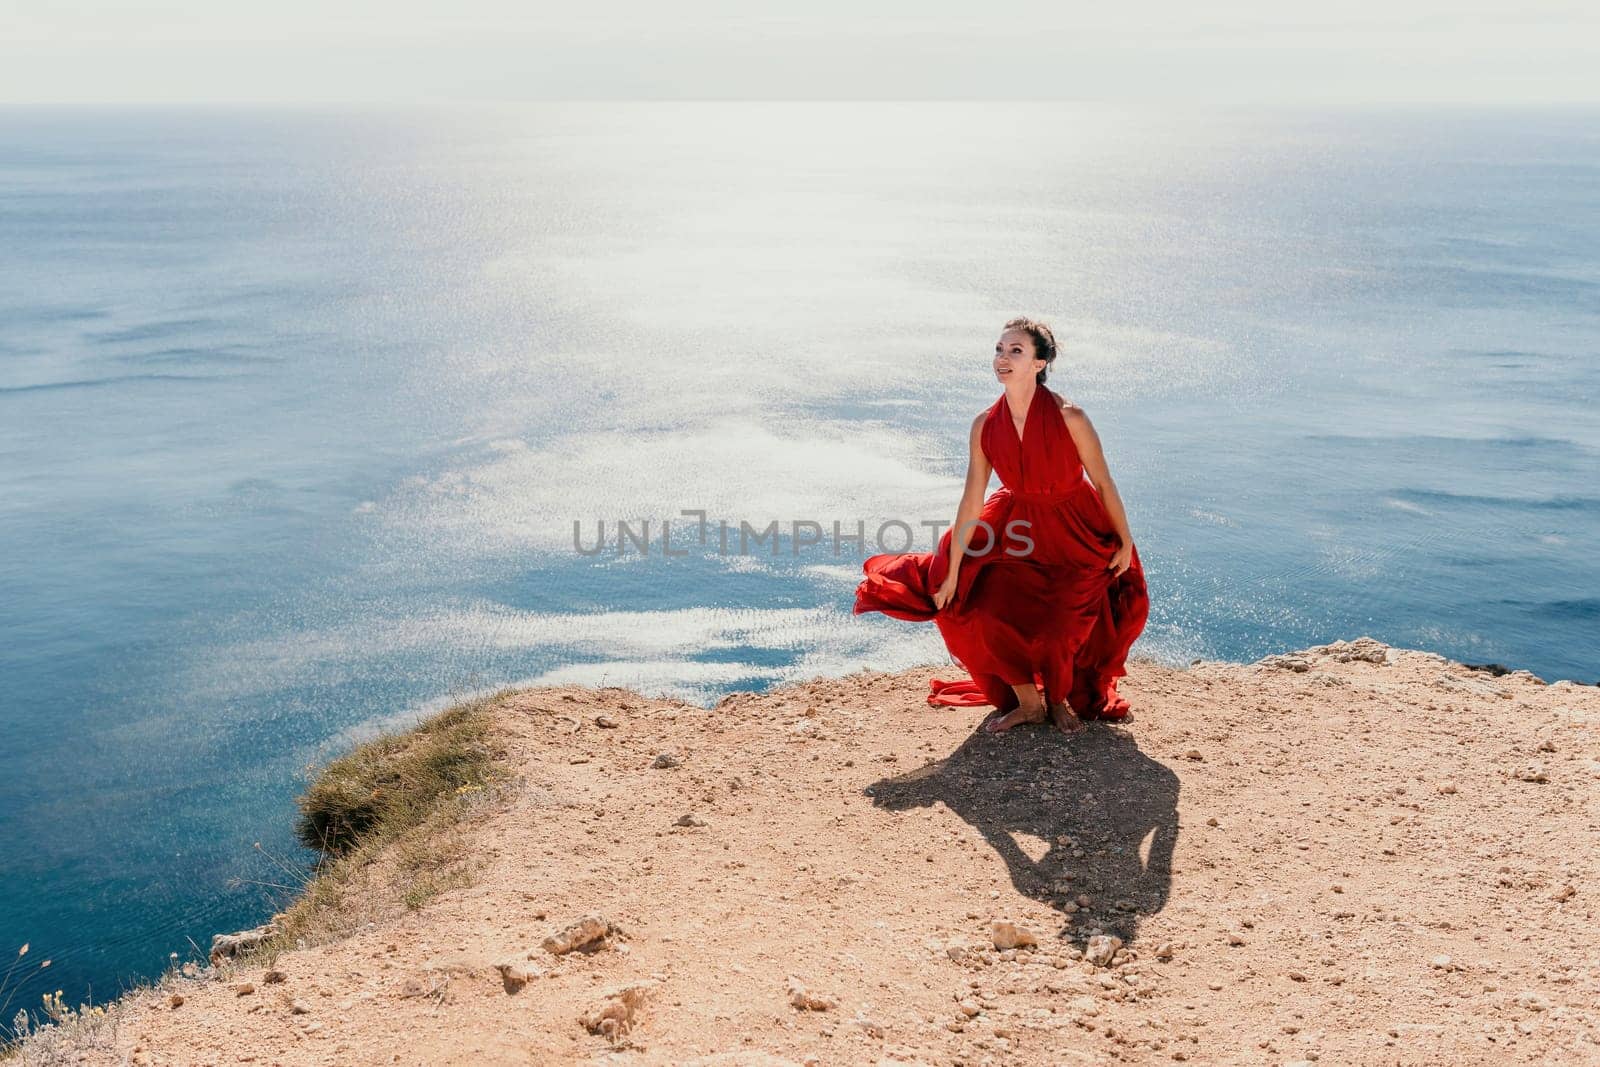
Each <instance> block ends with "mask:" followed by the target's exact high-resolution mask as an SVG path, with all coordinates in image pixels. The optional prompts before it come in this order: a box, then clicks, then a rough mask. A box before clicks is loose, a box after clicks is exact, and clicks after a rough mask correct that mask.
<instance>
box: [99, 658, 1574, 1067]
mask: <svg viewBox="0 0 1600 1067" xmlns="http://www.w3.org/2000/svg"><path fill="white" fill-rule="evenodd" d="M1130 670H1131V674H1130V676H1129V677H1128V678H1127V679H1125V680H1124V682H1123V684H1122V687H1121V688H1122V692H1123V693H1124V694H1125V695H1126V696H1127V697H1128V698H1129V699H1130V701H1131V702H1132V703H1133V706H1134V709H1135V712H1134V714H1135V720H1134V721H1133V722H1131V723H1130V724H1128V725H1126V726H1106V725H1101V724H1095V725H1092V726H1091V727H1090V728H1089V729H1088V730H1087V731H1086V732H1085V733H1083V734H1081V735H1079V736H1077V737H1075V738H1071V739H1068V738H1063V737H1061V736H1060V735H1058V734H1055V733H1052V732H1049V731H1048V730H1047V729H1046V728H1044V727H1021V728H1018V729H1016V730H1013V731H1012V732H1010V733H1008V734H1005V735H1001V736H986V735H984V734H981V733H977V732H975V728H976V727H977V725H978V724H979V723H980V722H981V721H982V720H983V719H984V718H985V716H986V714H987V712H988V709H985V708H973V709H931V708H929V707H928V706H927V705H926V704H925V703H924V700H923V698H924V696H925V695H926V693H927V688H928V679H929V678H931V677H934V676H942V675H948V674H949V673H950V671H951V668H948V667H947V668H944V669H943V670H939V669H931V668H930V669H917V670H912V671H907V672H903V673H899V674H877V673H863V674H856V675H852V676H850V677H846V678H837V679H827V680H819V681H814V682H809V683H805V684H801V685H795V686H790V687H787V688H784V689H780V690H776V691H773V692H770V693H767V694H763V695H759V696H758V695H753V694H736V695H734V696H733V697H731V698H729V699H727V700H725V701H724V702H723V703H722V704H721V705H720V706H719V707H717V708H715V709H712V710H705V709H701V708H697V707H694V706H691V705H686V704H682V703H677V702H673V701H665V700H653V699H647V698H644V697H641V696H639V695H638V694H636V693H631V692H628V691H624V690H620V689H603V690H591V689H582V688H575V687H567V688H555V689H533V690H523V691H520V692H517V693H514V694H509V695H505V696H503V697H501V698H500V699H499V700H498V701H497V703H496V706H495V721H496V724H497V725H496V728H497V731H498V732H499V733H500V735H501V737H502V738H503V743H504V746H505V754H506V759H505V761H504V765H505V766H507V767H508V768H509V769H511V770H512V771H513V772H514V774H515V775H516V776H517V777H518V778H520V780H521V783H522V784H521V787H520V788H519V789H518V790H516V791H515V792H514V793H512V794H510V795H509V796H508V797H507V798H506V799H504V800H503V801H502V802H500V803H499V804H497V805H494V806H492V807H491V808H489V809H488V810H486V811H485V813H484V814H483V815H482V816H481V817H480V818H479V819H478V820H477V821H475V822H474V823H473V824H472V825H471V827H470V828H469V830H468V832H469V834H470V839H471V850H470V851H471V853H472V855H473V857H474V858H475V861H476V864H475V866H474V868H473V873H472V875H471V877H472V884H471V885H470V886H467V887H464V888H457V889H452V890H449V891H447V892H444V893H443V894H442V895H439V896H437V897H434V898H433V899H431V900H429V901H428V902H427V903H425V904H424V905H423V906H422V907H421V908H420V909H419V910H416V911H411V912H407V913H403V914H401V915H399V916H397V917H393V918H387V919H384V920H383V921H381V922H375V923H373V924H372V925H369V926H368V927H366V928H364V929H362V930H360V931H358V932H357V933H356V934H355V935H353V936H351V937H349V938H347V939H344V940H341V941H337V942H334V943H330V944H325V945H320V946H315V947H309V948H305V949H301V950H297V951H290V952H286V953H284V954H282V955H280V956H278V957H277V959H276V960H275V961H273V963H272V969H273V970H275V971H276V972H278V973H277V974H276V975H272V976H271V977H272V978H274V979H280V978H281V980H273V981H267V980H266V979H267V978H268V977H269V976H268V975H267V973H266V972H267V967H266V966H265V965H264V964H260V963H256V964H249V963H245V964H230V965H228V966H225V967H221V968H218V969H216V970H215V971H205V972H202V973H201V975H200V977H198V978H193V979H183V978H181V977H178V976H170V977H169V978H168V979H167V980H164V981H163V983H162V985H161V986H160V987H159V988H157V989H153V990H149V991H144V992H141V993H138V994H135V995H133V996H131V997H130V998H129V999H128V1001H127V1002H126V1003H125V1004H124V1005H123V1006H122V1008H121V1009H120V1023H119V1026H118V1029H117V1033H116V1038H115V1049H114V1051H104V1050H102V1051H92V1052H90V1053H88V1054H87V1058H86V1059H84V1060H82V1061H80V1062H88V1063H122V1062H134V1063H159V1064H233V1063H239V1062H253V1063H259V1064H285V1065H289V1064H338V1065H346V1064H390V1063H403V1064H415V1063H427V1064H434V1063H438V1064H446V1063H450V1064H458V1063H459V1064H469V1063H470V1064H528V1063H538V1064H554V1063H587V1062H616V1063H703V1064H790V1063H792V1064H805V1063H818V1064H858V1063H869V1064H870V1063H924V1064H983V1063H995V1064H1000V1063H1021V1064H1033V1063H1039V1064H1045V1063H1051V1064H1055V1063H1080V1062H1081V1063H1101V1062H1105V1061H1107V1060H1112V1059H1115V1060H1122V1061H1126V1062H1133V1063H1172V1062H1174V1061H1183V1060H1189V1061H1191V1062H1196V1063H1251V1064H1258V1063H1266V1064H1277V1063H1289V1062H1294V1061H1318V1060H1320V1062H1321V1063H1324V1064H1368V1063H1371V1064H1378V1063H1418V1064H1421V1063H1430V1064H1437V1063H1544V1062H1565V1063H1600V934H1597V933H1596V931H1597V930H1600V923H1597V922H1596V918H1597V917H1596V914H1595V912H1596V903H1597V896H1600V888H1597V885H1596V882H1595V860H1594V856H1595V855H1596V852H1597V850H1600V734H1597V730H1600V689H1596V688H1594V687H1588V686H1577V685H1573V684H1571V683H1558V684H1555V685H1545V684H1543V683H1542V682H1540V681H1539V680H1537V679H1535V678H1533V677H1532V676H1530V675H1527V674H1526V673H1521V672H1519V673H1514V674H1509V675H1504V676H1496V675H1493V674H1491V673H1488V672H1485V671H1481V670H1473V669H1470V668H1467V667H1464V666H1462V665H1460V664H1456V663H1451V662H1449V661H1446V660H1444V659H1441V658H1440V657H1438V656H1434V655H1432V654H1428V653H1421V652H1412V651H1404V650H1398V649H1388V648H1386V647H1385V646H1383V645H1380V644H1378V643H1376V642H1372V641H1369V640H1367V639H1358V640H1357V641H1354V642H1349V643H1336V644H1335V645H1331V646H1322V647H1320V648H1318V649H1312V650H1306V651H1302V652H1298V653H1293V654H1290V655H1287V656H1281V657H1269V659H1268V660H1265V661H1262V663H1260V664H1253V665H1237V664H1221V663H1209V662H1207V663H1199V664H1196V665H1194V666H1192V667H1190V668H1187V669H1183V670H1176V669H1172V668H1168V667H1163V666H1159V665H1155V664H1151V663H1145V662H1135V663H1133V664H1131V665H1130ZM601 717H605V718H606V721H607V722H608V723H611V724H613V725H598V724H597V723H598V721H599V720H600V719H601ZM662 756H665V757H667V758H658V757H662ZM585 916H596V917H598V918H599V919H600V920H601V923H600V924H599V925H598V926H596V928H595V929H594V930H592V931H590V933H599V932H604V931H605V930H606V929H607V928H608V927H609V931H610V932H609V933H608V934H607V935H606V936H604V937H600V938H599V939H598V940H596V941H594V942H592V943H591V944H589V945H588V946H587V950H585V949H579V950H576V951H571V952H566V953H564V954H557V953H555V952H553V951H551V950H550V949H549V948H547V947H545V944H544V942H545V939H546V938H547V937H550V936H551V935H555V934H559V932H560V931H562V930H563V929H564V928H566V927H568V925H569V924H573V923H576V922H577V921H579V920H581V919H582V918H584V917H585ZM578 936H579V937H581V936H583V935H578ZM1111 937H1116V938H1119V939H1120V940H1121V942H1122V948H1121V949H1120V951H1119V950H1118V949H1117V946H1116V942H1114V941H1111V940H1109V938H1111ZM1030 942H1034V943H1035V944H1030ZM997 945H998V946H1002V947H997ZM1011 945H1018V946H1019V947H1004V946H1011ZM556 947H561V946H556ZM1086 950H1087V951H1088V954H1089V955H1090V956H1091V957H1093V959H1086V958H1084V956H1085V951H1086ZM239 983H249V987H250V991H249V992H241V990H242V989H243V987H242V986H241V985H240V984H239ZM174 992H176V993H177V994H178V995H179V996H181V998H182V1004H181V1005H180V1006H177V1007H174V1006H172V1002H171V997H172V995H173V993H174ZM586 1023H587V1024H588V1025H586Z"/></svg>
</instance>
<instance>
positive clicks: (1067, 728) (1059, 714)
mask: <svg viewBox="0 0 1600 1067" xmlns="http://www.w3.org/2000/svg"><path fill="white" fill-rule="evenodd" d="M1050 725H1052V726H1054V727H1055V728H1056V729H1057V730H1060V731H1061V732H1062V733H1064V734H1066V735H1067V736H1068V737H1071V736H1072V735H1073V734H1075V733H1077V732H1078V731H1079V730H1082V729H1083V720H1082V719H1080V718H1078V716H1077V713H1076V712H1074V711H1073V710H1072V708H1071V707H1070V706H1069V705H1067V704H1066V703H1064V702H1063V703H1058V704H1051V705H1050Z"/></svg>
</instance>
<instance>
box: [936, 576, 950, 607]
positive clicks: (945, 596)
mask: <svg viewBox="0 0 1600 1067" xmlns="http://www.w3.org/2000/svg"><path fill="white" fill-rule="evenodd" d="M955 598H956V576H955V575H954V574H951V575H948V576H946V578H945V580H944V584H943V585H941V586H940V587H939V591H938V592H936V593H934V594H933V606H934V607H935V608H936V609H937V610H939V611H943V610H944V609H945V605H946V604H949V603H950V602H951V601H952V600H954V599H955Z"/></svg>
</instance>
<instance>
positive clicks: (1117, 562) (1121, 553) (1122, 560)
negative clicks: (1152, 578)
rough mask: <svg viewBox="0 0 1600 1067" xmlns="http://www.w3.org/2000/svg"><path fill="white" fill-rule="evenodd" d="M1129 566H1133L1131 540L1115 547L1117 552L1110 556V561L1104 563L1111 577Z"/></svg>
mask: <svg viewBox="0 0 1600 1067" xmlns="http://www.w3.org/2000/svg"><path fill="white" fill-rule="evenodd" d="M1131 566H1133V542H1132V541H1124V542H1122V547H1121V548H1118V549H1117V554H1116V555H1114V556H1112V557H1111V562H1110V563H1107V564H1106V570H1108V571H1110V572H1111V577H1113V578H1117V577H1120V576H1121V575H1122V572H1123V571H1125V570H1127V569H1128V568H1129V567H1131Z"/></svg>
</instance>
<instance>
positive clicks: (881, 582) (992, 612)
mask: <svg viewBox="0 0 1600 1067" xmlns="http://www.w3.org/2000/svg"><path fill="white" fill-rule="evenodd" d="M982 444H983V453H984V455H985V456H987V457H988V459H989V462H990V464H992V465H993V467H994V469H995V471H996V473H998V474H999V475H1000V482H1001V485H1002V488H1000V489H998V490H996V491H995V492H994V493H992V494H991V495H990V496H989V498H988V499H987V500H986V501H984V505H983V511H982V514H981V516H980V517H981V518H982V520H983V521H984V522H985V523H986V524H987V529H988V530H992V531H993V532H994V536H993V537H992V538H991V537H990V536H989V535H988V534H987V533H986V532H985V527H983V526H978V527H975V528H974V529H973V532H972V535H971V537H970V538H969V540H968V549H967V551H968V555H967V558H966V559H965V560H963V561H962V564H961V571H960V574H959V575H958V576H957V578H956V599H955V601H954V603H952V604H948V605H946V607H945V610H944V611H938V610H936V609H935V608H934V605H933V594H934V592H935V591H937V590H938V588H939V586H940V585H941V584H942V583H943V582H944V579H945V575H946V574H948V573H949V560H950V542H951V535H952V531H951V530H948V529H947V530H945V532H944V534H943V536H942V537H941V538H940V539H939V547H938V550H937V551H936V552H931V553H929V552H906V553H886V554H882V555H877V556H872V557H870V558H868V559H867V560H866V561H865V562H864V563H863V564H862V569H863V570H864V571H865V572H866V578H865V579H864V580H863V581H862V582H861V584H860V585H859V586H857V587H856V601H855V612H854V613H855V614H857V615H860V614H862V613H863V612H868V611H881V612H883V613H884V614H885V615H889V616H892V617H894V618H897V619H905V620H908V621H912V622H926V621H928V620H930V619H931V620H932V621H933V622H934V623H935V624H936V625H937V626H938V627H939V631H940V633H941V634H942V635H943V637H944V642H945V647H946V648H948V649H949V650H950V655H951V657H952V658H953V659H955V661H956V662H957V663H958V664H959V665H960V666H961V667H962V669H964V670H966V671H967V673H968V674H969V675H971V678H970V679H961V680H946V679H939V678H936V679H934V680H933V682H932V685H931V687H930V688H931V692H930V693H929V694H928V703H929V704H935V705H945V706H951V707H972V706H976V705H980V704H992V705H994V707H995V708H997V709H998V710H1000V711H1002V712H1005V711H1010V710H1011V709H1012V708H1015V707H1016V706H1017V695H1016V693H1015V692H1014V691H1013V690H1012V688H1011V686H1012V684H1017V685H1021V684H1025V683H1027V682H1032V683H1033V684H1034V685H1036V686H1038V687H1040V688H1041V689H1043V691H1044V697H1045V700H1046V701H1047V702H1048V703H1054V702H1056V701H1060V700H1062V699H1065V700H1066V701H1067V703H1068V704H1069V705H1070V706H1071V707H1072V710H1073V711H1074V712H1076V713H1077V714H1078V716H1079V717H1080V718H1083V719H1086V720H1087V719H1094V718H1101V719H1120V718H1122V717H1124V716H1125V715H1126V714H1127V712H1128V702H1127V701H1126V700H1124V699H1123V698H1122V697H1120V696H1119V695H1118V694H1117V685H1116V681H1117V679H1118V678H1120V677H1122V676H1124V675H1126V674H1127V673H1128V672H1127V668H1126V667H1125V662H1126V660H1127V656H1128V650H1129V649H1130V648H1131V647H1132V646H1133V642H1134V640H1135V639H1136V638H1137V637H1138V636H1139V634H1140V633H1141V632H1143V630H1144V624H1145V619H1146V618H1147V617H1148V615H1149V613H1150V597H1149V593H1148V592H1147V591H1146V589H1145V583H1144V569H1143V567H1142V566H1141V565H1140V563H1139V551H1138V549H1137V548H1135V549H1134V550H1133V560H1132V563H1131V564H1130V565H1129V567H1128V569H1127V570H1125V571H1123V572H1122V574H1121V575H1119V576H1117V577H1116V578H1113V577H1112V576H1111V572H1110V571H1109V570H1107V569H1106V565H1107V564H1108V563H1109V562H1110V561H1111V557H1112V556H1114V555H1115V554H1116V549H1117V536H1116V531H1115V527H1114V526H1113V524H1112V522H1111V518H1110V516H1109V515H1108V514H1107V513H1106V509H1105V504H1104V503H1103V502H1102V501H1101V499H1100V492H1099V490H1098V489H1096V488H1095V486H1094V484H1093V483H1092V482H1091V481H1090V480H1089V477H1088V473H1087V472H1086V471H1085V470H1084V467H1083V461H1082V460H1081V459H1080V458H1079V456H1078V449H1077V446H1076V445H1074V444H1073V441H1072V435H1071V434H1070V433H1069V432H1068V431H1067V426H1066V421H1065V420H1064V419H1063V418H1062V414H1061V411H1060V408H1059V406H1058V403H1057V401H1056V395H1055V393H1053V392H1051V391H1050V390H1049V389H1048V388H1046V387H1045V386H1043V385H1041V386H1039V387H1038V388H1037V389H1036V390H1035V391H1034V395H1033V401H1032V403H1031V404H1030V405H1029V408H1028V414H1027V417H1026V418H1025V419H1024V422H1023V433H1022V437H1021V439H1019V438H1018V436H1017V428H1016V423H1014V422H1013V421H1012V419H1011V412H1010V411H1009V409H1008V408H1007V405H1006V398H1005V396H1004V395H1003V394H1002V395H1001V397H1000V399H999V400H997V401H996V402H995V404H994V406H993V407H992V408H990V409H989V412H988V415H987V416H986V418H985V419H984V423H983V429H982ZM1014 523H1015V524H1014ZM1022 524H1025V525H1022ZM1008 531H1009V535H1008Z"/></svg>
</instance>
